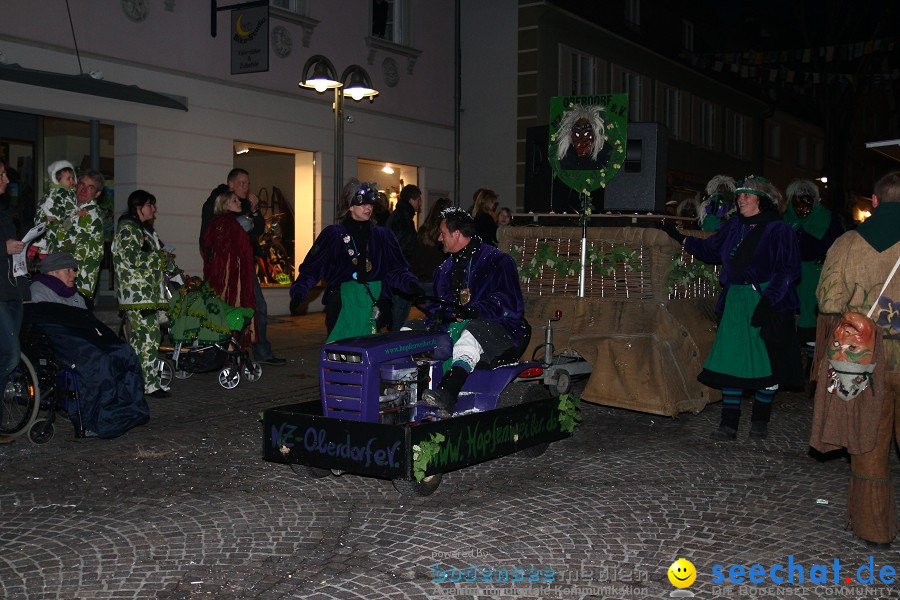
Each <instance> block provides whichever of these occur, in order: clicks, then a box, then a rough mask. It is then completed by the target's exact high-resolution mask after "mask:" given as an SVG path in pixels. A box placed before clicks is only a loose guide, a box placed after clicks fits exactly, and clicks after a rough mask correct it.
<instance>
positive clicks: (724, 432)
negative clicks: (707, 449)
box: [712, 404, 741, 441]
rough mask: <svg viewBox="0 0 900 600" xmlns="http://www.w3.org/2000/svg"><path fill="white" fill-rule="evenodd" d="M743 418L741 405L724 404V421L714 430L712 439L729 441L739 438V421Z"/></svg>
mask: <svg viewBox="0 0 900 600" xmlns="http://www.w3.org/2000/svg"><path fill="white" fill-rule="evenodd" d="M740 420H741V408H740V405H738V406H737V407H732V406H731V405H728V404H723V405H722V421H721V422H720V423H719V428H718V429H716V430H715V431H713V432H712V439H714V440H719V441H729V440H734V439H737V429H738V423H739V422H740Z"/></svg>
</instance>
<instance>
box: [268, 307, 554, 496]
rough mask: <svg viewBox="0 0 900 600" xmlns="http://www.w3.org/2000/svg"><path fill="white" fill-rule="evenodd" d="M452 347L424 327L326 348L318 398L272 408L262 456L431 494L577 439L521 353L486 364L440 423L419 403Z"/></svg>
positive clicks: (314, 472)
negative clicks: (477, 468)
mask: <svg viewBox="0 0 900 600" xmlns="http://www.w3.org/2000/svg"><path fill="white" fill-rule="evenodd" d="M444 304H446V303H444ZM526 341H527V340H526ZM451 348H452V344H451V341H450V336H449V335H448V334H447V333H443V332H434V331H424V330H414V331H399V332H393V333H383V334H375V335H368V336H362V337H354V338H347V339H343V340H338V341H335V342H331V343H328V344H325V345H324V346H323V347H322V353H321V358H320V363H319V384H320V392H321V400H320V401H311V402H305V403H300V404H292V405H288V406H281V407H277V408H273V409H269V410H267V411H265V412H264V413H263V458H265V459H266V460H269V461H273V462H280V463H287V464H290V465H291V467H292V468H293V469H294V471H295V472H297V473H298V474H300V475H303V476H312V477H325V476H327V475H329V474H335V475H340V474H343V473H354V474H360V475H367V476H372V477H380V478H384V479H390V480H391V481H392V482H393V484H394V487H395V488H396V489H397V490H398V491H399V492H401V493H402V494H406V495H422V496H427V495H429V494H431V493H432V492H434V491H435V490H436V489H437V487H438V485H439V484H440V482H441V478H442V475H443V473H445V472H448V471H452V470H456V469H459V468H463V467H466V466H469V465H472V464H476V463H479V462H483V461H485V460H490V459H493V458H497V457H500V456H504V455H507V454H512V453H514V452H521V451H525V452H522V454H527V455H531V456H539V455H540V454H542V453H543V452H544V451H545V450H546V449H547V446H548V445H549V443H550V442H553V441H556V440H559V439H562V438H564V437H568V435H570V433H571V428H567V427H566V426H565V425H563V423H564V421H565V419H564V418H563V417H562V416H561V414H562V412H565V411H566V407H561V406H560V404H561V402H560V399H559V398H554V397H552V396H551V394H550V393H549V392H548V391H547V389H546V388H545V387H544V385H542V384H541V379H542V373H543V369H542V366H541V364H540V363H538V362H533V361H526V362H520V361H519V360H518V355H516V356H506V357H500V358H499V359H497V360H495V361H494V362H493V363H491V364H479V365H478V366H477V367H476V368H475V370H474V371H473V372H472V374H471V375H470V376H469V378H468V379H467V380H466V383H465V385H464V386H463V389H462V391H461V392H460V395H459V398H458V399H457V402H456V406H455V409H454V410H455V412H454V414H453V416H452V417H451V418H445V419H438V418H437V417H436V416H435V414H434V410H433V409H432V408H431V407H429V406H427V405H425V404H423V403H422V402H421V396H422V392H423V391H424V390H426V389H429V388H432V387H435V386H437V385H438V384H439V383H440V380H441V378H442V377H443V374H444V362H445V360H446V359H447V358H448V357H449V355H450V349H451ZM563 402H565V401H563ZM426 455H427V456H426Z"/></svg>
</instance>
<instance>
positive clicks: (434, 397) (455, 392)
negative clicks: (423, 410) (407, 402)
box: [422, 367, 469, 418]
mask: <svg viewBox="0 0 900 600" xmlns="http://www.w3.org/2000/svg"><path fill="white" fill-rule="evenodd" d="M468 377H469V372H468V371H466V370H465V369H463V368H462V367H453V368H452V369H450V371H448V372H447V374H446V375H444V378H443V379H442V380H441V384H440V385H439V386H437V388H435V389H433V390H425V391H424V392H422V402H423V403H424V404H427V405H428V406H432V407H434V408H436V409H437V411H436V412H437V415H438V416H439V417H441V418H445V417H449V416H450V415H452V414H453V407H454V406H455V405H456V398H457V396H459V391H460V390H461V389H462V386H463V384H464V383H465V382H466V379H467V378H468Z"/></svg>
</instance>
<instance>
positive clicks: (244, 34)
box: [234, 14, 251, 37]
mask: <svg viewBox="0 0 900 600" xmlns="http://www.w3.org/2000/svg"><path fill="white" fill-rule="evenodd" d="M243 20H244V15H242V14H241V15H238V18H237V20H236V21H235V22H234V30H235V32H237V34H238V35H239V36H241V37H247V36H248V35H250V33H251V32H249V31H247V30H246V29H244V26H243V24H242V23H241V21H243Z"/></svg>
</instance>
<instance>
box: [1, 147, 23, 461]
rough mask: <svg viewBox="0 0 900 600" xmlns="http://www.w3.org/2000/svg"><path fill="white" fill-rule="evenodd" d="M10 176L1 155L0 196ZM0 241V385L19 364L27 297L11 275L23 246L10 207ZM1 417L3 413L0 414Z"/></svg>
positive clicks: (6, 440)
mask: <svg viewBox="0 0 900 600" xmlns="http://www.w3.org/2000/svg"><path fill="white" fill-rule="evenodd" d="M7 185H9V176H8V175H7V174H6V161H5V160H3V159H2V158H0V195H3V194H4V193H5V192H6V186H7ZM0 240H2V241H0V243H2V244H3V261H2V262H0V264H2V266H3V277H0V385H3V386H5V385H6V378H7V377H9V374H10V373H12V372H13V370H14V369H15V368H16V365H18V364H19V328H20V327H21V325H22V300H23V299H25V298H27V297H28V282H27V281H25V278H24V277H13V268H12V262H13V261H12V257H13V255H14V254H18V253H19V252H21V251H22V250H24V248H25V244H23V243H22V242H21V241H19V238H18V236H17V235H16V225H15V223H13V220H12V216H11V214H10V212H9V210H8V209H7V208H6V207H5V206H3V207H0ZM0 408H2V404H0ZM0 418H2V415H0ZM11 441H13V438H12V437H10V436H7V435H0V444H8V443H10V442H11Z"/></svg>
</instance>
